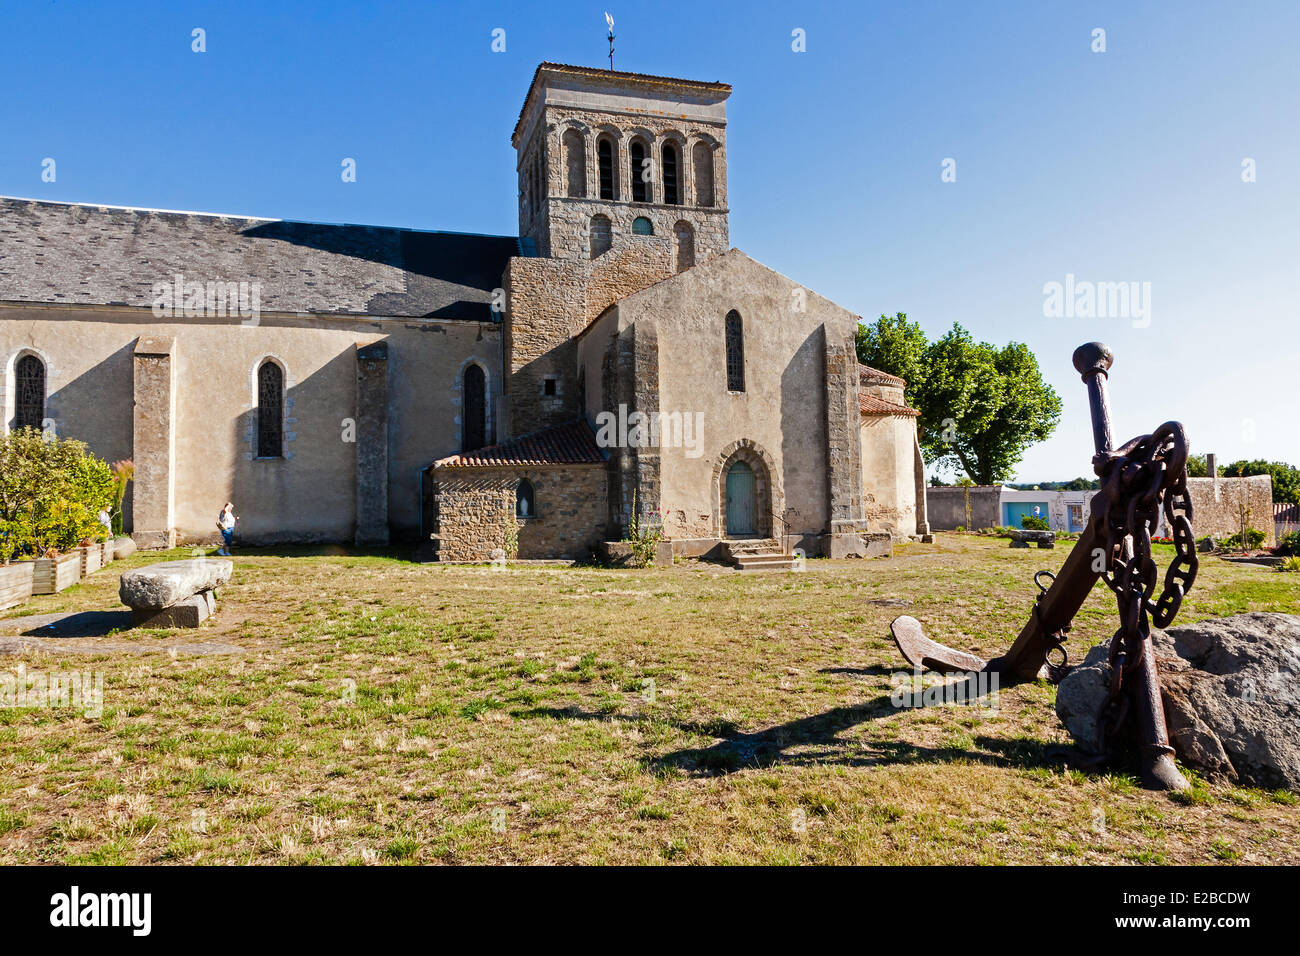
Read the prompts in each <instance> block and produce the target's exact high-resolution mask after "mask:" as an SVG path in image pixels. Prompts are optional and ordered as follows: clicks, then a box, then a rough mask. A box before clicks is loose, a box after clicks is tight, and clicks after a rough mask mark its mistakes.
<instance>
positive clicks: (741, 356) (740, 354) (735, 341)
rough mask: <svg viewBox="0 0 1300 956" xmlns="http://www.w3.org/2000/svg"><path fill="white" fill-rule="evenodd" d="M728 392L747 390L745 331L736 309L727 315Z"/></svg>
mask: <svg viewBox="0 0 1300 956" xmlns="http://www.w3.org/2000/svg"><path fill="white" fill-rule="evenodd" d="M726 334H727V391H729V392H743V391H744V390H745V330H744V326H743V324H742V323H741V321H740V313H739V312H736V311H735V310H734V309H733V310H732V311H730V312H728V313H727V318H726Z"/></svg>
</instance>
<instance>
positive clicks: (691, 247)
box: [673, 220, 695, 272]
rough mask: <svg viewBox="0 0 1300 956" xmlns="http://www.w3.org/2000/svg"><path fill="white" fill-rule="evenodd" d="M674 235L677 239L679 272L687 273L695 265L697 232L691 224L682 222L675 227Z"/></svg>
mask: <svg viewBox="0 0 1300 956" xmlns="http://www.w3.org/2000/svg"><path fill="white" fill-rule="evenodd" d="M673 235H674V236H676V238H677V271H678V272H685V271H686V270H687V269H689V268H690V267H691V266H693V265H695V231H694V230H693V229H691V224H690V223H689V222H686V221H685V220H681V221H680V222H678V223H677V225H675V226H673Z"/></svg>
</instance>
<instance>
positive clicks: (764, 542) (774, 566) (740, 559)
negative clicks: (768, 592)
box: [722, 538, 795, 571]
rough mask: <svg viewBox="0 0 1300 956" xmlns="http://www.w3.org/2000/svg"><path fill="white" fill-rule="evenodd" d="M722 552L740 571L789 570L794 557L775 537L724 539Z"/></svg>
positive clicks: (792, 564)
mask: <svg viewBox="0 0 1300 956" xmlns="http://www.w3.org/2000/svg"><path fill="white" fill-rule="evenodd" d="M722 549H723V554H724V555H725V557H726V559H727V560H728V561H729V562H730V563H731V565H732V566H733V567H735V568H737V569H738V570H740V571H790V570H792V569H793V568H794V562H795V557H794V555H792V554H787V553H786V552H785V550H784V549H783V548H782V547H781V542H780V541H778V540H777V539H775V538H747V539H742V540H739V541H724V542H723V543H722Z"/></svg>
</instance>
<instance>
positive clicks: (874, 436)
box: [860, 403, 924, 538]
mask: <svg viewBox="0 0 1300 956" xmlns="http://www.w3.org/2000/svg"><path fill="white" fill-rule="evenodd" d="M900 404H901V403H900ZM860 430H861V435H862V438H861V442H862V510H863V514H864V515H865V517H866V519H867V530H869V531H887V532H889V533H890V534H891V535H892V536H894V537H895V538H905V537H908V536H910V535H914V534H917V533H919V531H920V529H919V527H918V525H919V523H921V522H923V520H924V519H923V518H922V517H921V515H920V514H918V508H917V485H918V482H917V474H916V470H917V455H916V447H915V445H916V419H915V418H914V417H912V416H910V415H864V416H862V422H861V425H860ZM921 477H922V481H921V488H922V493H924V475H922V476H921Z"/></svg>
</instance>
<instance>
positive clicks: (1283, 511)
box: [1273, 501, 1300, 523]
mask: <svg viewBox="0 0 1300 956" xmlns="http://www.w3.org/2000/svg"><path fill="white" fill-rule="evenodd" d="M1273 520H1274V521H1291V522H1296V523H1300V505H1293V504H1291V502H1289V501H1275V502H1273Z"/></svg>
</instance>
